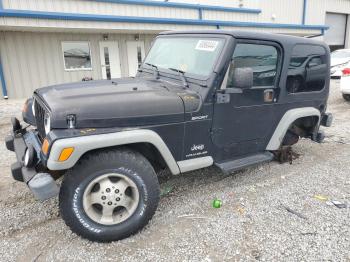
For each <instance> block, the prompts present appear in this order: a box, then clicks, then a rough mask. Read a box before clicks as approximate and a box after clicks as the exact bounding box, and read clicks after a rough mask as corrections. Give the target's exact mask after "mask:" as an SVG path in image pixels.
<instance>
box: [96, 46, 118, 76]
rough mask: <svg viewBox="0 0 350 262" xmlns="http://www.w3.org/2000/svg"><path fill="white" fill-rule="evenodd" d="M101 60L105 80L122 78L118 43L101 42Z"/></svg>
mask: <svg viewBox="0 0 350 262" xmlns="http://www.w3.org/2000/svg"><path fill="white" fill-rule="evenodd" d="M100 58H101V69H102V78H103V79H112V78H118V77H121V71H120V59H119V46H118V42H116V41H103V42H100Z"/></svg>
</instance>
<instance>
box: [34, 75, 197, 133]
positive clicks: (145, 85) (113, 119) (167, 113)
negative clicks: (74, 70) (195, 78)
mask: <svg viewBox="0 0 350 262" xmlns="http://www.w3.org/2000/svg"><path fill="white" fill-rule="evenodd" d="M35 94H36V96H38V97H39V99H40V100H42V102H43V103H44V104H45V105H46V107H48V109H49V111H50V114H51V127H52V128H67V115H75V116H76V128H92V127H95V128H99V127H122V126H124V127H130V126H144V125H154V124H167V123H174V122H182V121H184V115H185V112H193V111H195V110H197V109H198V107H199V105H200V102H201V99H200V96H199V95H198V94H197V93H195V92H193V91H191V90H189V89H186V90H184V89H183V88H182V87H181V86H179V85H176V84H172V83H169V82H164V81H160V80H153V79H145V78H122V79H116V80H113V81H111V80H101V81H88V82H78V83H71V84H62V85H55V86H50V87H44V88H40V89H37V90H36V91H35ZM189 97H190V98H191V99H188V98H189ZM184 98H185V99H184Z"/></svg>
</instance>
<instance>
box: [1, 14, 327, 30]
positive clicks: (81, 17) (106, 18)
mask: <svg viewBox="0 0 350 262" xmlns="http://www.w3.org/2000/svg"><path fill="white" fill-rule="evenodd" d="M0 17H17V18H37V19H52V20H73V21H99V22H126V23H150V24H178V25H209V26H218V25H219V26H237V27H259V28H287V29H314V30H322V29H325V30H327V29H328V28H329V27H328V26H325V25H300V24H274V23H255V22H236V21H215V20H199V19H182V18H181V19H179V18H158V17H136V16H113V15H93V14H74V13H59V12H42V11H29V10H15V9H6V10H0Z"/></svg>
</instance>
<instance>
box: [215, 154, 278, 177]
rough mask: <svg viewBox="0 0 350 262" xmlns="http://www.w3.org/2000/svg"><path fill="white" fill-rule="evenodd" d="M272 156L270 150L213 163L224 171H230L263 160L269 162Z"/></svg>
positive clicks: (262, 161)
mask: <svg viewBox="0 0 350 262" xmlns="http://www.w3.org/2000/svg"><path fill="white" fill-rule="evenodd" d="M273 158H274V155H273V154H272V153H270V152H265V153H260V154H256V155H252V156H247V157H244V158H240V159H235V160H230V161H226V162H221V163H215V165H216V166H217V167H219V168H220V169H221V171H222V172H224V173H231V172H233V171H237V170H240V169H243V168H245V167H248V166H253V165H257V164H260V163H264V162H269V161H271V160H272V159H273Z"/></svg>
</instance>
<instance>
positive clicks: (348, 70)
mask: <svg viewBox="0 0 350 262" xmlns="http://www.w3.org/2000/svg"><path fill="white" fill-rule="evenodd" d="M342 72H343V76H349V75H350V68H344V69H343V70H342Z"/></svg>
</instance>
